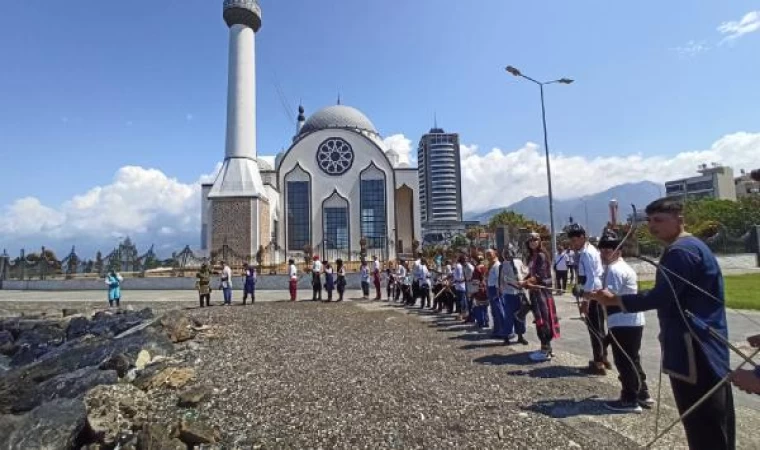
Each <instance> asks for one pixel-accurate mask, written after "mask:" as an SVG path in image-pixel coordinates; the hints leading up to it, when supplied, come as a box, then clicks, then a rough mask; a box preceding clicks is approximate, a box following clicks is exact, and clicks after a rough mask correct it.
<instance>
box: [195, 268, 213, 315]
mask: <svg viewBox="0 0 760 450" xmlns="http://www.w3.org/2000/svg"><path fill="white" fill-rule="evenodd" d="M195 278H196V280H195V289H196V290H197V291H198V300H199V301H200V303H201V308H203V306H204V304H203V301H204V300H206V305H205V306H211V271H210V270H209V268H208V264H207V263H205V262H204V263H203V264H201V269H200V270H199V271H198V272H197V273H196V274H195Z"/></svg>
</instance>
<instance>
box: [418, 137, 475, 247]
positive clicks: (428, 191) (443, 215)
mask: <svg viewBox="0 0 760 450" xmlns="http://www.w3.org/2000/svg"><path fill="white" fill-rule="evenodd" d="M459 154H460V153H459V135H458V134H456V133H446V132H445V131H443V129H441V128H437V127H435V128H432V129H431V130H430V132H429V133H427V134H425V135H424V136H422V138H421V139H420V144H419V147H418V149H417V171H418V174H419V185H420V188H419V189H420V191H419V192H420V212H421V215H422V217H421V219H422V228H423V229H424V232H425V233H445V232H447V231H450V232H456V231H460V230H463V229H464V224H463V222H462V177H461V163H460V158H459Z"/></svg>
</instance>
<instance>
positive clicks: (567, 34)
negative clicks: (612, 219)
mask: <svg viewBox="0 0 760 450" xmlns="http://www.w3.org/2000/svg"><path fill="white" fill-rule="evenodd" d="M221 3H222V1H221V0H164V1H160V2H156V1H149V0H131V1H130V2H102V1H99V2H95V1H92V0H77V1H74V2H72V1H67V2H57V1H55V2H54V1H50V2H31V1H22V2H10V1H7V2H0V61H2V67H3V69H2V70H0V177H1V178H2V180H3V188H2V189H0V251H1V250H2V248H7V249H8V251H9V252H12V253H15V252H17V251H18V249H19V248H21V247H30V248H36V247H38V246H39V245H43V244H46V243H47V245H48V246H51V245H53V246H57V247H58V248H59V253H61V252H63V251H64V250H65V251H68V248H69V247H70V246H71V245H80V246H85V247H86V246H90V247H92V246H94V245H103V246H108V245H110V246H111V247H112V246H113V245H114V244H115V243H116V242H118V239H120V238H122V237H124V236H126V235H130V236H132V237H133V240H135V241H137V242H138V245H140V244H141V245H142V247H147V246H148V245H150V244H151V243H155V244H156V245H157V247H159V248H163V249H164V250H166V251H168V249H171V248H175V247H182V246H184V244H185V243H186V244H189V245H191V246H197V245H198V243H199V231H198V230H199V222H200V212H199V211H200V196H199V181H201V180H207V179H209V178H210V177H213V174H214V171H215V169H216V168H217V167H218V165H219V162H220V161H221V159H222V158H223V155H224V133H225V123H226V90H227V44H228V31H227V27H226V25H225V24H224V22H223V20H222V17H221ZM260 3H261V7H262V10H263V27H262V29H261V30H260V32H259V33H258V35H257V43H256V45H257V93H258V100H257V103H258V105H257V108H258V109H257V112H258V116H257V126H258V152H259V154H260V155H263V156H265V157H270V158H272V157H273V156H274V155H275V154H276V153H277V152H279V151H281V150H282V149H286V148H287V147H288V145H289V143H290V142H291V138H292V135H293V132H294V129H295V117H296V114H297V107H298V104H299V103H302V104H303V105H304V107H305V108H306V113H307V115H309V114H311V113H313V112H315V111H317V110H318V109H320V108H322V107H325V106H328V105H332V104H335V103H336V101H337V98H338V96H340V98H341V100H342V103H343V104H347V105H351V106H354V107H356V108H358V109H360V110H362V111H363V112H364V113H365V114H366V115H367V116H368V117H369V118H370V119H371V120H372V121H373V123H374V124H375V126H376V127H377V129H378V130H379V131H380V133H381V134H382V135H383V136H384V137H385V138H386V143H387V145H388V146H392V147H394V148H395V149H396V150H398V151H399V152H400V153H402V155H404V156H405V157H408V158H409V159H411V162H412V164H414V155H413V154H412V152H411V150H412V149H415V148H416V143H417V141H418V140H419V138H420V136H421V135H422V134H423V133H425V132H426V131H427V130H428V129H429V128H431V127H432V125H433V117H434V116H436V117H437V120H438V125H439V126H441V127H443V128H444V129H446V131H450V132H458V133H459V134H460V140H461V142H462V143H463V144H464V145H463V148H462V167H463V179H464V187H463V190H464V195H465V198H466V201H465V203H466V205H467V208H466V209H467V210H469V211H480V210H485V209H488V208H492V207H498V206H504V205H508V204H510V203H512V202H514V201H517V200H520V199H521V198H523V197H525V196H528V195H543V194H545V193H546V181H545V161H544V148H543V134H542V125H541V108H540V98H539V91H538V87H537V86H535V85H533V84H531V83H529V82H527V81H526V80H521V79H519V78H515V77H512V76H511V75H509V74H507V73H506V72H505V71H504V67H505V66H506V65H513V66H515V67H518V68H519V69H520V70H522V71H523V73H525V74H527V75H529V76H531V77H533V78H536V79H540V80H547V81H548V80H553V79H557V78H561V77H568V78H572V79H574V80H575V82H574V83H573V84H571V85H559V84H554V85H550V86H547V87H546V108H547V122H548V135H549V144H550V150H551V155H552V157H551V160H552V175H553V180H554V182H555V186H554V188H555V189H554V191H555V195H556V196H558V197H574V196H579V195H586V194H589V193H593V192H598V191H602V190H604V189H607V188H609V187H611V186H612V185H614V184H618V183H623V182H628V181H640V180H642V179H650V180H652V181H658V182H662V181H665V180H667V179H669V178H676V177H680V176H686V175H690V174H692V173H693V172H694V171H695V170H696V167H697V165H698V164H701V163H703V162H704V163H711V162H720V163H724V164H728V165H731V166H733V167H734V168H735V169H736V170H737V171H738V169H740V168H745V169H751V168H755V167H753V165H754V166H760V158H758V157H757V156H753V155H757V154H758V152H760V109H758V104H760V89H758V88H757V74H758V72H760V58H758V57H757V55H758V54H760V1H741V2H712V1H710V2H708V1H701V2H694V1H685V0H676V1H670V2H658V1H650V0H646V1H641V2H633V3H631V2H627V3H626V2H599V1H594V2H592V1H575V2H514V1H505V0H479V1H478V2H463V1H461V0H459V1H453V0H415V1H408V0H331V1H330V2H314V1H311V0H279V1H274V0H260Z"/></svg>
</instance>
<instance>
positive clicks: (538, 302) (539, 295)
mask: <svg viewBox="0 0 760 450" xmlns="http://www.w3.org/2000/svg"><path fill="white" fill-rule="evenodd" d="M526 252H527V254H528V278H527V279H525V280H523V281H522V282H520V287H522V288H525V289H528V292H529V293H530V303H531V306H532V308H533V317H534V318H535V320H536V333H537V334H538V339H539V341H541V350H540V351H538V352H535V353H532V354H531V356H530V357H531V359H532V360H534V361H548V360H550V359H552V357H553V356H554V354H553V351H552V340H554V339H556V338H558V337H559V319H558V318H557V308H556V306H555V304H554V297H552V294H551V286H552V272H551V268H550V267H549V261H550V259H549V253H547V251H546V250H545V249H544V247H543V244H542V243H541V236H540V235H539V234H538V233H531V235H530V237H529V238H528V241H527V242H526Z"/></svg>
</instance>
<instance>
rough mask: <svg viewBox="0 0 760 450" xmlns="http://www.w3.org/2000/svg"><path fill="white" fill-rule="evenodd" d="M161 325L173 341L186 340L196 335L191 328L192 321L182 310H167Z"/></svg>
mask: <svg viewBox="0 0 760 450" xmlns="http://www.w3.org/2000/svg"><path fill="white" fill-rule="evenodd" d="M161 326H163V328H164V332H165V333H166V335H167V336H168V337H169V339H171V341H172V342H184V341H187V340H190V339H192V338H193V337H194V336H195V335H194V333H193V331H192V330H191V326H192V322H191V321H190V319H188V317H187V315H185V314H184V313H183V312H182V311H178V310H174V311H169V312H167V313H166V314H165V315H164V316H163V317H162V318H161Z"/></svg>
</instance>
